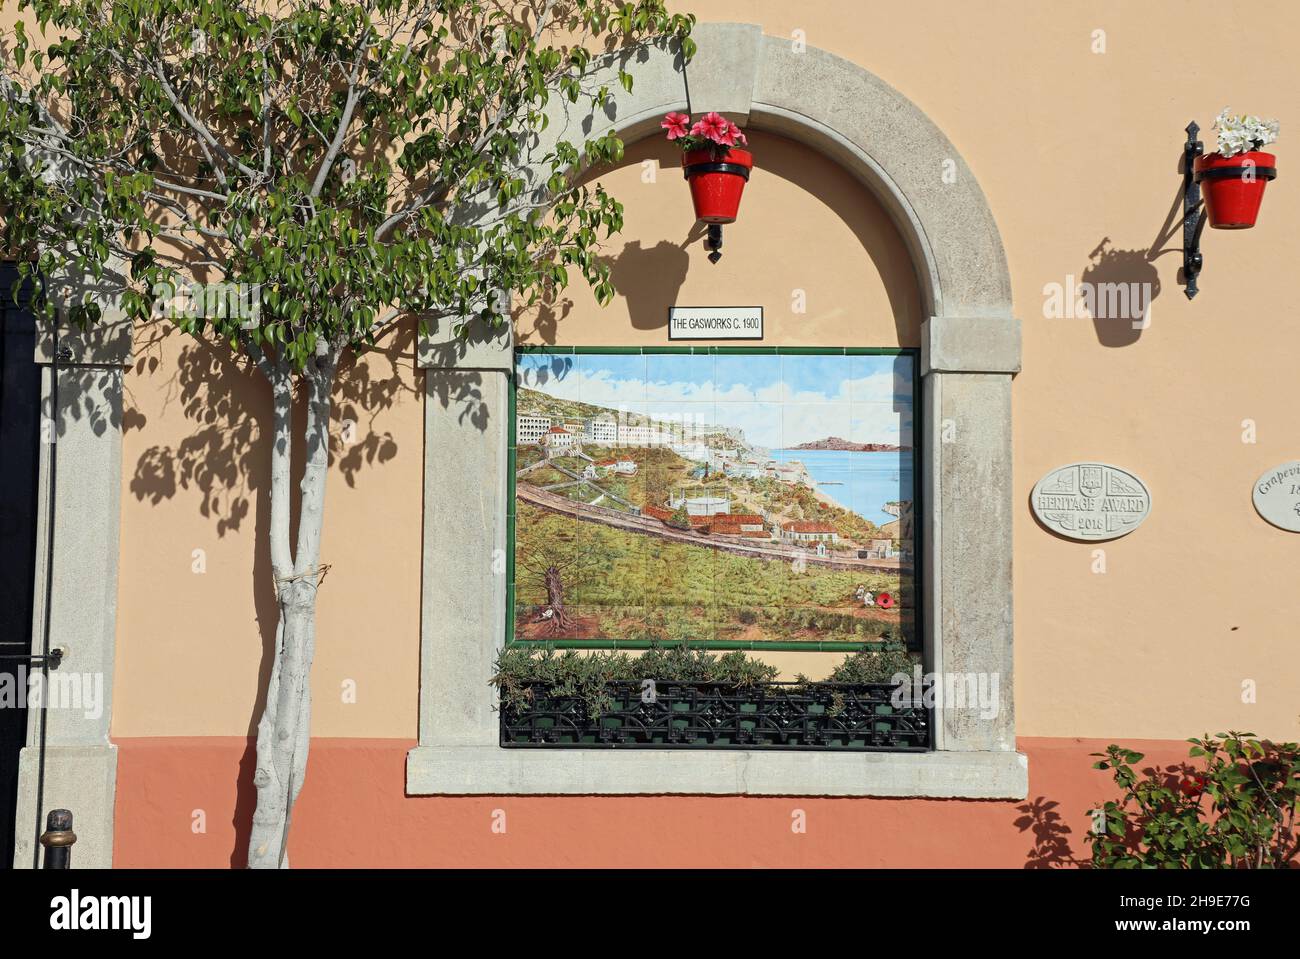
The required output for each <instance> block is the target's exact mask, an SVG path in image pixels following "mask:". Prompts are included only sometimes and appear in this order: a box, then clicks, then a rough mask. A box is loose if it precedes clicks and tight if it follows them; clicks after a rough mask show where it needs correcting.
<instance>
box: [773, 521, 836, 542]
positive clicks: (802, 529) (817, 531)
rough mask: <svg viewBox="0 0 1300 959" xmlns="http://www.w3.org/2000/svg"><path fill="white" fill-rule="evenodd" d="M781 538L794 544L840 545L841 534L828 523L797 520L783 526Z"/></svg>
mask: <svg viewBox="0 0 1300 959" xmlns="http://www.w3.org/2000/svg"><path fill="white" fill-rule="evenodd" d="M781 538H782V539H784V540H788V541H789V542H792V543H838V542H839V541H840V534H839V533H837V532H836V531H835V527H833V526H831V525H830V524H828V523H814V522H811V521H809V520H795V521H793V522H790V523H785V524H783V525H782V526H781Z"/></svg>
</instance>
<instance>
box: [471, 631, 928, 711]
mask: <svg viewBox="0 0 1300 959" xmlns="http://www.w3.org/2000/svg"><path fill="white" fill-rule="evenodd" d="M918 662H920V658H919V657H918V656H916V655H915V654H913V653H909V652H908V651H907V650H906V649H904V648H903V647H902V646H890V647H886V648H885V649H883V650H879V651H864V652H858V653H852V654H850V655H849V656H848V657H847V658H846V659H845V660H844V662H842V663H841V664H840V665H839V666H837V667H836V668H835V669H834V670H833V671H832V673H831V675H830V676H829V677H828V680H827V681H828V682H834V683H853V684H864V683H887V682H890V681H892V679H893V676H894V674H895V673H907V674H909V675H910V674H911V672H912V667H913V665H914V664H916V663H918ZM779 673H780V670H779V669H778V668H777V667H775V666H772V665H769V664H768V663H764V662H762V661H761V660H758V659H754V658H752V657H750V656H748V655H746V654H745V653H744V652H742V651H741V650H732V651H731V652H727V653H724V654H723V655H721V656H717V655H714V654H713V653H710V652H707V651H705V650H702V649H696V648H693V647H691V646H689V645H686V644H682V645H678V646H659V645H654V646H651V647H650V649H648V650H646V651H645V652H644V653H642V654H641V655H640V656H636V657H632V656H629V655H628V654H627V653H621V652H592V653H586V654H584V653H580V652H578V651H577V650H573V649H566V650H564V651H563V652H556V650H554V649H552V648H546V647H543V648H539V647H535V646H509V647H506V648H505V649H503V650H502V651H501V654H500V655H499V656H498V657H497V664H496V674H495V675H494V676H493V677H492V683H493V685H495V686H496V687H497V689H498V690H499V691H500V695H501V704H502V707H503V708H505V709H509V710H510V711H511V712H513V713H516V714H518V713H522V712H526V711H527V710H528V708H529V705H530V704H531V701H532V696H533V693H532V689H531V686H532V685H534V684H542V685H545V686H548V687H550V693H551V694H552V695H555V696H575V697H578V698H580V699H582V700H583V701H584V702H585V703H586V706H587V711H588V714H589V715H590V716H591V718H592V719H597V718H599V717H600V716H602V715H603V714H604V713H606V712H608V711H609V710H611V709H612V708H613V707H614V702H613V698H612V696H611V695H610V691H609V686H608V684H609V683H612V682H620V681H621V682H640V681H641V680H644V679H653V680H655V681H656V682H661V683H672V682H679V683H724V684H729V685H732V686H735V687H736V688H737V689H743V688H746V687H750V686H755V685H758V684H761V683H770V682H773V681H774V680H775V679H776V677H777V675H778V674H779ZM796 682H797V683H799V684H801V685H809V680H808V679H807V677H805V676H799V677H798V678H797V679H796Z"/></svg>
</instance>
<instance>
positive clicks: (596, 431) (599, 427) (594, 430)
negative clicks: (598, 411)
mask: <svg viewBox="0 0 1300 959" xmlns="http://www.w3.org/2000/svg"><path fill="white" fill-rule="evenodd" d="M583 436H584V438H585V439H586V440H587V441H588V442H590V443H598V444H600V445H602V446H612V445H614V444H615V443H617V442H618V424H617V423H616V422H614V419H613V417H609V416H596V417H593V418H591V419H589V420H586V421H585V422H584V423H583Z"/></svg>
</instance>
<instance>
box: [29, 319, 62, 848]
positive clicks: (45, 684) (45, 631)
mask: <svg viewBox="0 0 1300 959" xmlns="http://www.w3.org/2000/svg"><path fill="white" fill-rule="evenodd" d="M53 327H54V353H53V354H52V356H51V359H50V430H51V433H50V478H49V485H48V487H47V488H48V490H49V495H48V497H47V500H48V501H47V503H46V507H45V585H44V592H45V596H44V603H45V611H44V614H43V615H42V617H41V652H40V664H41V684H42V686H41V688H42V691H43V692H42V696H41V708H40V709H39V710H37V714H38V715H39V716H40V734H39V736H38V737H37V750H36V822H35V827H36V828H35V832H33V833H32V840H33V842H32V868H33V869H40V868H41V832H42V826H43V824H44V819H45V817H44V815H43V814H42V812H41V810H42V809H43V808H44V806H45V728H46V726H47V725H48V720H47V712H46V711H47V710H48V708H49V688H50V662H51V659H53V662H54V665H56V666H57V665H58V663H59V660H60V659H61V658H62V655H63V654H62V651H59V652H58V653H56V654H55V655H54V656H53V657H51V655H50V612H51V609H52V607H53V599H52V597H53V594H54V512H55V510H54V505H55V495H56V493H57V492H58V482H57V480H58V475H59V436H58V433H59V360H70V359H72V351H71V350H69V349H68V348H67V347H64V346H61V345H60V343H59V324H58V320H57V319H56V320H55V321H54V323H53ZM44 425H45V424H44V423H42V424H41V426H42V427H44ZM35 658H36V657H33V659H35Z"/></svg>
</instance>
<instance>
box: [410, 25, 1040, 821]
mask: <svg viewBox="0 0 1300 959" xmlns="http://www.w3.org/2000/svg"><path fill="white" fill-rule="evenodd" d="M693 36H694V39H695V41H696V43H697V45H698V52H697V54H696V55H695V57H694V58H693V59H692V60H691V62H690V64H689V65H688V66H686V67H685V68H684V69H683V66H682V62H681V59H680V57H679V56H678V55H677V53H676V51H675V49H674V48H673V47H667V46H665V47H660V46H652V47H643V48H639V49H638V50H636V51H633V52H631V53H627V54H622V55H621V56H622V57H624V58H627V59H630V60H632V61H633V62H632V63H630V64H629V69H631V70H632V71H633V72H634V74H635V75H636V78H637V82H636V85H635V92H634V93H632V94H625V93H623V92H622V90H621V87H620V86H619V84H618V83H617V82H615V80H616V71H617V63H616V62H615V59H614V58H607V59H606V60H605V62H604V63H603V65H602V66H601V67H600V71H601V75H598V76H597V77H596V78H595V82H596V83H597V84H600V83H602V82H604V83H606V85H608V87H609V88H610V89H611V90H616V91H618V93H617V95H616V97H615V99H614V103H613V105H612V107H611V108H609V109H608V110H606V111H604V112H603V113H602V114H601V115H600V116H599V117H597V116H594V115H592V114H590V113H588V112H584V111H583V110H580V109H578V108H577V107H574V106H568V105H565V104H563V103H560V104H558V105H557V104H555V103H554V102H553V103H552V107H551V109H552V111H553V115H552V116H551V118H550V120H551V122H550V125H549V127H548V133H547V134H546V137H548V138H549V139H547V140H545V141H544V142H541V143H539V144H537V145H536V147H535V149H536V150H537V155H539V156H540V155H541V154H543V153H545V150H546V148H547V147H548V146H549V145H550V144H551V143H553V142H554V140H555V139H558V138H559V137H561V136H567V137H568V138H570V139H575V140H577V141H579V142H580V141H581V140H582V139H585V138H587V137H589V136H596V135H599V134H601V133H603V132H605V131H606V130H608V129H611V128H612V129H615V130H617V131H618V132H619V133H620V135H621V136H622V137H623V138H624V139H625V140H627V141H635V140H637V139H639V138H641V137H643V136H645V135H647V134H648V133H650V132H651V131H653V130H654V129H656V127H657V124H658V120H659V118H660V117H661V116H662V115H663V114H664V113H667V112H668V111H670V110H688V109H689V108H690V106H691V103H694V104H696V105H697V106H696V109H697V110H698V109H701V108H706V109H715V110H718V111H719V112H721V113H723V114H724V115H726V116H728V117H729V118H731V119H733V120H736V121H737V122H739V123H741V124H742V125H745V126H747V127H748V128H750V129H754V130H760V131H767V132H771V133H777V134H784V135H787V136H792V137H793V138H795V139H797V140H799V141H800V142H802V143H804V144H806V145H808V146H809V147H810V148H812V149H817V150H819V151H821V152H823V153H825V154H826V155H828V156H830V157H831V158H833V159H835V160H836V161H837V162H839V163H840V164H841V165H842V166H843V167H845V168H846V169H847V170H849V171H850V172H851V173H853V174H854V175H855V176H856V177H857V178H858V179H859V180H860V181H861V182H862V183H863V184H864V185H865V186H866V187H867V188H868V189H870V190H871V191H872V192H873V194H875V196H876V197H877V198H878V199H879V201H880V202H881V204H882V205H883V206H884V207H885V209H886V210H887V211H889V213H890V215H891V216H892V218H893V220H894V222H895V223H896V225H897V226H898V228H899V231H900V233H901V235H902V236H903V238H904V241H905V242H906V243H907V245H908V249H909V252H910V253H911V255H912V260H913V263H914V264H916V269H917V275H918V281H919V287H920V289H921V293H922V297H923V300H924V306H925V308H926V315H927V316H928V317H929V319H928V320H927V321H926V322H925V323H924V324H923V325H922V333H921V375H922V387H921V400H922V404H921V410H922V423H921V430H920V442H922V443H923V444H924V455H923V456H922V465H921V468H922V476H921V483H922V495H923V499H924V502H925V503H926V504H927V510H926V514H925V515H924V516H923V517H922V527H921V535H922V537H923V540H924V549H923V563H922V568H921V570H920V576H921V582H922V597H923V601H924V602H925V603H926V616H925V617H924V619H925V623H926V629H925V636H924V645H925V651H926V657H927V662H928V663H929V664H930V668H932V669H933V670H934V671H935V672H937V673H963V674H966V673H983V674H992V675H995V676H996V677H997V679H998V688H999V694H1000V700H1001V701H1000V704H999V705H1000V708H999V710H998V711H997V713H996V715H994V716H993V717H991V718H984V717H982V716H981V714H980V713H979V711H977V710H937V711H936V722H935V740H936V742H935V746H936V748H935V749H934V750H933V751H931V752H929V753H912V754H901V753H831V752H795V751H761V750H706V751H698V752H697V751H694V750H691V751H686V750H670V749H665V750H652V749H637V750H618V749H563V748H548V749H545V750H530V749H506V748H502V747H501V746H500V729H499V722H498V720H499V716H498V713H497V712H496V705H497V699H496V694H495V690H494V689H493V687H492V686H491V685H490V683H489V680H490V678H491V676H492V673H493V663H494V661H495V658H496V654H497V652H498V650H499V648H500V645H501V642H502V640H503V637H504V635H505V616H506V583H505V576H504V575H502V574H500V573H496V572H494V569H497V570H500V569H503V568H504V564H502V563H501V562H500V557H501V556H502V555H503V551H504V550H505V548H506V527H507V524H506V516H507V511H508V510H509V509H510V508H512V504H510V503H509V502H508V501H507V492H506V491H507V489H508V483H507V482H506V480H507V468H508V466H507V463H508V457H507V442H508V436H509V423H508V422H507V419H508V415H509V377H510V375H511V373H512V370H513V362H514V356H513V349H512V344H511V342H510V339H509V337H508V336H507V337H498V336H492V335H489V334H486V333H480V334H479V335H473V336H471V337H470V339H469V341H468V342H460V343H455V342H451V341H450V340H449V336H448V333H447V331H445V330H444V331H437V330H435V331H432V332H431V334H430V335H429V336H426V337H423V338H422V340H421V344H420V366H421V367H422V368H423V369H424V370H425V391H426V396H425V437H424V439H425V467H424V468H425V489H426V494H425V497H424V545H423V557H422V563H423V578H422V587H421V588H422V597H421V640H420V651H421V655H420V721H419V744H418V745H417V746H416V747H415V748H414V749H412V750H411V751H410V753H409V754H408V758H407V774H406V775H407V778H406V784H407V792H408V794H410V795H431V794H441V795H466V794H479V795H515V794H664V793H676V794H716V795H822V796H928V797H963V798H978V799H995V798H1001V799H1023V798H1024V797H1025V796H1026V795H1027V793H1028V765H1027V761H1026V758H1025V756H1024V755H1023V754H1021V753H1019V752H1017V751H1016V748H1015V704H1014V698H1013V685H1012V666H1013V648H1012V615H1011V611H1012V605H1011V590H1012V579H1011V548H1012V535H1011V521H1012V515H1013V508H1012V485H1011V380H1012V376H1013V375H1014V374H1015V373H1016V372H1018V371H1019V369H1020V328H1019V322H1018V321H1017V320H1016V319H1015V318H1014V315H1013V314H1012V310H1011V284H1010V276H1009V273H1008V270H1007V264H1006V257H1005V253H1004V251H1003V248H1002V244H1001V240H1000V238H999V235H998V231H997V227H996V224H995V223H994V221H993V217H992V214H991V213H990V211H989V209H988V206H987V204H986V202H985V200H984V196H983V194H982V192H981V191H980V189H979V186H978V184H977V183H976V181H975V178H974V176H973V175H972V173H971V171H970V170H969V168H968V167H967V166H966V164H965V163H964V161H963V160H962V159H961V157H960V155H959V154H958V152H957V150H956V149H955V148H954V147H953V145H952V144H951V143H950V142H949V141H948V139H947V138H946V137H945V136H944V135H943V133H942V132H941V131H940V130H939V129H938V128H937V127H936V126H935V125H934V123H932V122H931V121H930V120H929V118H928V117H926V115H925V114H924V113H922V112H921V111H920V110H919V109H918V108H917V107H916V106H915V105H914V104H912V103H911V102H910V101H908V100H907V99H906V98H905V97H903V96H902V95H901V94H899V93H898V92H897V91H896V90H894V89H893V88H892V87H890V86H888V85H887V84H885V83H884V82H883V81H881V80H880V79H878V78H877V77H875V76H873V75H872V74H871V73H869V72H868V71H866V70H863V69H862V68H861V67H858V66H857V65H856V64H853V63H850V62H849V61H846V60H843V59H841V58H839V57H835V56H833V55H831V54H829V53H826V52H824V51H821V50H817V49H815V48H812V47H808V48H806V49H803V50H796V49H795V48H794V47H793V45H792V44H791V43H790V41H788V40H786V39H782V38H776V37H765V36H763V35H762V31H761V28H760V27H758V26H756V25H752V24H716V23H708V24H699V25H698V26H697V27H696V29H695V32H694V34H693ZM688 88H689V91H690V97H689V102H688V97H687V89H688ZM555 99H556V100H560V99H562V98H555ZM881 130H887V131H888V136H885V137H882V136H880V135H879V134H878V132H876V131H881ZM945 169H947V170H949V171H950V172H953V173H955V182H951V183H945V182H943V179H944V178H943V177H942V173H943V171H944V170H945ZM444 476H446V477H447V478H446V480H445V481H444V479H443V477H444ZM465 477H473V478H474V481H473V482H465V481H464V478H465Z"/></svg>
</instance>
